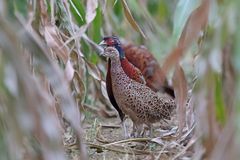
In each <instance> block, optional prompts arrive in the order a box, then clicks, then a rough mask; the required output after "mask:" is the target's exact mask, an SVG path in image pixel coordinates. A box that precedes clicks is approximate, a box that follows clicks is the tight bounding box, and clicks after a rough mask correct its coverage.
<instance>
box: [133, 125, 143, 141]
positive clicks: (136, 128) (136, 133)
mask: <svg viewBox="0 0 240 160" xmlns="http://www.w3.org/2000/svg"><path fill="white" fill-rule="evenodd" d="M143 133H144V132H143V125H142V124H136V123H134V122H133V130H132V133H131V137H135V138H136V137H143Z"/></svg>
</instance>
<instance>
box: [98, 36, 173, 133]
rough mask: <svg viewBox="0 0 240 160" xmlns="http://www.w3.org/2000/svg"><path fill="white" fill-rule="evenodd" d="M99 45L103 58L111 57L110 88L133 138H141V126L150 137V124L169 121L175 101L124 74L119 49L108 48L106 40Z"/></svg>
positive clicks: (116, 47)
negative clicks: (101, 47) (130, 123)
mask: <svg viewBox="0 0 240 160" xmlns="http://www.w3.org/2000/svg"><path fill="white" fill-rule="evenodd" d="M101 45H104V46H105V49H104V53H103V54H102V55H103V56H105V57H109V58H110V63H109V64H110V65H111V67H110V73H111V75H110V78H111V82H112V83H111V89H112V96H113V97H114V100H115V103H116V104H117V106H118V107H119V110H121V111H122V113H123V114H127V115H128V116H129V117H130V119H131V120H132V121H133V133H135V132H136V133H135V136H139V135H140V133H141V131H142V127H143V125H144V124H145V125H147V126H148V127H149V130H150V134H151V125H152V123H155V122H158V121H160V120H163V119H170V118H171V113H172V111H173V110H174V109H175V108H176V105H175V102H174V100H173V99H172V98H170V97H169V96H165V95H164V94H159V93H156V92H154V91H153V90H152V89H150V88H149V87H148V86H146V85H145V84H144V83H141V82H138V81H136V80H134V79H132V78H131V77H130V76H129V75H127V74H126V73H125V71H124V69H123V67H122V64H121V58H123V55H122V53H121V48H120V49H119V47H118V46H115V47H109V46H107V45H106V40H104V41H103V43H102V44H101ZM132 72H135V71H132Z"/></svg>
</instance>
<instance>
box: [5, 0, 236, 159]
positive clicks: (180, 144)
mask: <svg viewBox="0 0 240 160" xmlns="http://www.w3.org/2000/svg"><path fill="white" fill-rule="evenodd" d="M183 2H184V1H181V0H180V1H179V2H175V1H174V2H169V1H166V0H164V1H161V2H158V1H144V0H139V1H135V0H133V1H125V0H119V1H116V2H110V1H104V0H99V1H97V0H84V1H78V0H69V1H61V0H55V1H54V0H38V1H37V0H30V1H27V0H23V1H21V2H20V1H18V0H9V1H8V0H3V1H1V2H0V22H1V23H0V157H1V159H47V160H51V159H53V160H55V159H81V160H83V159H88V158H89V159H146V160H147V159H238V157H239V153H238V148H239V144H240V143H239V134H238V133H239V125H237V124H239V123H238V122H239V117H240V114H239V104H240V101H239V99H238V97H239V95H240V94H239V93H240V89H239V84H240V83H239V82H240V81H239V79H240V77H239V75H240V74H239V72H240V67H239V63H238V60H239V58H240V56H239V55H240V54H239V53H240V49H239V47H238V46H239V45H238V44H239V43H240V31H239V30H238V29H237V26H239V25H240V18H239V15H240V14H238V8H237V7H236V6H239V5H240V4H239V2H238V0H233V1H231V2H228V1H224V0H223V1H208V0H202V1H201V3H198V2H197V1H191V2H185V3H183ZM191 3H194V4H191ZM194 6H195V7H194ZM196 6H197V7H196ZM190 11H191V12H190ZM173 14H174V15H175V18H174V20H172V17H174V15H173ZM187 15H188V16H187ZM178 16H179V18H180V19H183V22H179V21H177V19H176V17H178ZM185 22H186V23H185ZM179 23H180V24H179ZM181 26H182V27H181ZM172 28H173V31H172ZM172 33H173V34H172ZM176 33H178V34H177V35H175V34H176ZM112 34H115V35H119V36H120V37H121V38H122V39H123V40H124V41H131V40H132V41H134V43H137V44H145V45H146V46H147V47H148V48H149V50H150V51H152V52H153V53H154V54H155V56H156V57H157V58H158V60H159V62H161V63H162V64H163V70H164V72H165V74H166V75H167V76H166V77H168V79H169V80H170V81H171V79H172V84H173V86H174V89H175V93H176V97H177V98H176V102H177V106H178V109H177V111H176V114H175V115H174V117H173V118H172V120H171V121H170V122H168V123H167V124H165V123H158V124H156V125H155V131H154V137H152V138H146V137H145V138H136V139H135V138H131V139H124V138H123V137H122V129H121V127H120V125H119V120H118V118H116V113H115V110H114V109H113V108H112V106H111V104H110V102H109V100H108V97H107V94H106V89H105V88H106V84H105V74H106V67H105V60H104V59H102V58H100V57H99V56H98V54H96V53H99V52H101V51H102V49H101V48H99V47H98V45H97V43H98V42H99V41H100V40H101V38H102V36H104V35H112ZM171 77H172V78H171ZM127 124H128V127H129V128H131V123H130V121H128V123H127Z"/></svg>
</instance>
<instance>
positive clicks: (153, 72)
mask: <svg viewBox="0 0 240 160" xmlns="http://www.w3.org/2000/svg"><path fill="white" fill-rule="evenodd" d="M122 47H123V50H124V52H125V56H126V58H127V59H128V61H129V62H130V63H132V64H133V65H134V66H136V67H137V68H138V69H139V70H140V71H141V73H142V74H143V76H144V78H145V80H146V85H147V86H148V87H150V88H151V89H152V90H153V91H155V92H157V91H162V92H166V93H168V94H169V95H171V96H172V97H174V91H173V89H172V87H170V86H169V85H168V83H167V81H166V77H165V74H164V72H163V71H162V69H161V67H160V66H159V64H158V62H157V60H156V59H155V58H154V56H153V55H152V53H151V52H149V51H148V50H147V49H146V48H145V47H143V46H135V45H133V44H124V45H122ZM127 75H128V74H127Z"/></svg>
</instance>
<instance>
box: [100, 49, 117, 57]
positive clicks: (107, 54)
mask: <svg viewBox="0 0 240 160" xmlns="http://www.w3.org/2000/svg"><path fill="white" fill-rule="evenodd" d="M101 55H102V56H104V57H109V58H119V53H118V50H117V49H116V48H115V47H106V48H105V49H104V52H103V53H102V54H101Z"/></svg>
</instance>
